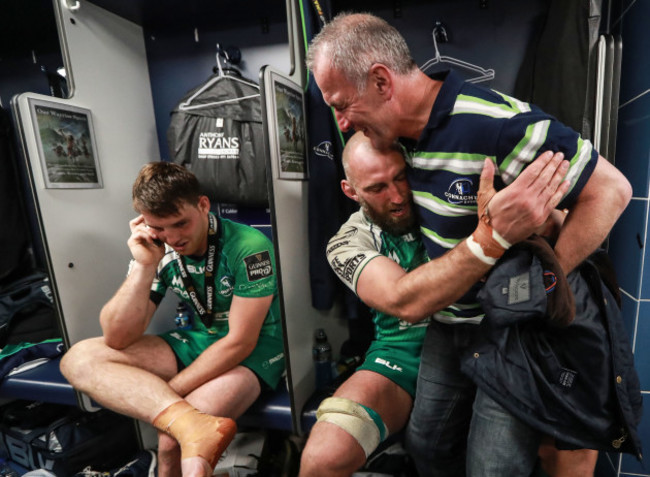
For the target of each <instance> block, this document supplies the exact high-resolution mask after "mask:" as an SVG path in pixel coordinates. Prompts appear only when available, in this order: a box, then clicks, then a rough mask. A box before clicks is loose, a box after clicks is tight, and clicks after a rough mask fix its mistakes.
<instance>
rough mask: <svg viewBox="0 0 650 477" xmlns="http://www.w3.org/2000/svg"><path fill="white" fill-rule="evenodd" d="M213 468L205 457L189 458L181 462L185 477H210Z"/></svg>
mask: <svg viewBox="0 0 650 477" xmlns="http://www.w3.org/2000/svg"><path fill="white" fill-rule="evenodd" d="M212 471H213V467H211V466H210V464H209V463H208V461H207V460H205V459H204V458H203V457H198V456H197V457H188V458H187V459H183V460H181V472H182V473H183V477H210V476H211V475H212Z"/></svg>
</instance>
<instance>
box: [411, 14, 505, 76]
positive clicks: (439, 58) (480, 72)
mask: <svg viewBox="0 0 650 477" xmlns="http://www.w3.org/2000/svg"><path fill="white" fill-rule="evenodd" d="M431 36H432V37H433V47H434V49H435V52H436V55H435V56H434V57H433V58H431V59H430V60H428V61H426V62H425V63H424V64H423V65H422V66H421V67H420V69H421V70H422V71H423V72H424V73H426V72H427V71H428V70H429V69H431V67H432V66H434V65H436V64H438V63H445V64H449V65H452V66H455V67H458V68H460V69H462V70H464V71H465V72H468V73H472V74H475V75H476V76H473V77H471V78H469V79H467V80H466V81H467V82H468V83H481V82H483V81H489V80H492V79H494V76H495V75H494V70H493V69H491V68H490V69H485V68H482V67H480V66H477V65H473V64H472V63H468V62H467V61H463V60H459V59H458V58H453V57H451V56H444V55H441V54H440V50H438V40H437V37H440V38H441V39H442V41H443V42H447V41H448V35H447V30H446V28H445V26H444V25H443V24H442V23H441V22H436V24H435V26H434V27H433V31H432V32H431Z"/></svg>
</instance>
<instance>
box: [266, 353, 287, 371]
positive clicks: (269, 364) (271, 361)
mask: <svg viewBox="0 0 650 477" xmlns="http://www.w3.org/2000/svg"><path fill="white" fill-rule="evenodd" d="M282 358H284V353H280V354H277V355H275V356H273V357H272V358H270V359H269V360H266V361H264V362H263V363H262V368H264V369H269V366H271V365H272V364H273V363H276V362H278V361H280V360H281V359H282Z"/></svg>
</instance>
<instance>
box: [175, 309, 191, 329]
mask: <svg viewBox="0 0 650 477" xmlns="http://www.w3.org/2000/svg"><path fill="white" fill-rule="evenodd" d="M174 322H175V323H176V328H178V329H179V330H189V329H191V328H192V314H191V312H190V309H189V307H188V306H187V305H186V304H185V303H179V304H178V306H177V307H176V318H174Z"/></svg>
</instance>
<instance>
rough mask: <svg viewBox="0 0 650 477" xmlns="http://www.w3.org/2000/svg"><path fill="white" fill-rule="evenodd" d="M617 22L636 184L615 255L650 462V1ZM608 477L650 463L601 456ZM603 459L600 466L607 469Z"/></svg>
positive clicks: (620, 143)
mask: <svg viewBox="0 0 650 477" xmlns="http://www.w3.org/2000/svg"><path fill="white" fill-rule="evenodd" d="M622 3H623V10H622V17H621V18H619V19H617V20H615V22H616V23H614V26H620V30H621V34H622V37H623V63H622V72H621V93H620V106H619V117H618V137H617V142H616V158H615V160H616V166H617V167H618V168H619V169H620V170H621V171H622V172H623V173H624V174H625V176H626V177H627V178H628V180H629V181H630V182H631V183H632V187H633V188H634V193H633V197H632V201H631V203H630V205H629V206H628V208H627V209H626V210H625V212H624V213H623V215H622V217H621V218H620V220H619V221H618V223H617V224H616V226H615V227H614V230H613V231H612V235H611V240H610V249H609V252H610V255H611V257H612V258H613V260H614V263H615V265H616V267H617V274H618V278H619V282H620V285H621V288H622V290H623V293H624V300H623V318H624V320H625V325H626V327H627V330H628V332H629V335H630V338H631V340H632V344H633V347H634V354H635V361H636V367H637V370H638V372H639V378H640V381H641V389H642V392H643V403H644V409H645V412H644V416H643V419H642V421H641V425H640V436H641V440H642V442H643V455H644V456H645V457H646V461H647V459H648V457H650V346H648V345H649V344H650V257H649V256H648V252H647V249H646V246H645V245H646V241H647V236H648V203H649V200H648V197H649V196H648V172H649V168H650V59H649V58H648V51H649V50H650V29H649V28H648V25H649V23H648V22H649V20H650V1H648V0H628V1H624V2H622ZM602 457H603V459H604V460H606V465H604V466H602V467H603V470H606V471H607V472H606V473H603V475H607V476H610V475H611V476H630V475H635V476H639V475H643V476H650V463H648V462H646V463H645V465H642V464H641V463H639V462H638V461H637V460H636V459H635V458H634V457H632V456H629V455H624V456H622V457H621V456H618V455H608V456H602ZM603 459H601V464H603V462H602V460H603Z"/></svg>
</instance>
